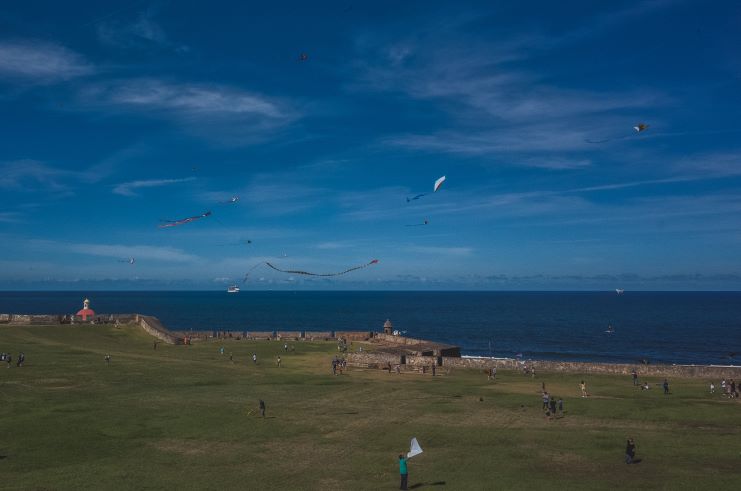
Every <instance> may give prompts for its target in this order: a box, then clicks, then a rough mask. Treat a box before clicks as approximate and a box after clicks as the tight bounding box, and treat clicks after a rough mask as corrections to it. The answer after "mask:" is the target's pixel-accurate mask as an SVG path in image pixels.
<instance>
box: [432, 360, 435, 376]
mask: <svg viewBox="0 0 741 491" xmlns="http://www.w3.org/2000/svg"><path fill="white" fill-rule="evenodd" d="M432 376H433V377H434V376H435V364H434V363H433V364H432Z"/></svg>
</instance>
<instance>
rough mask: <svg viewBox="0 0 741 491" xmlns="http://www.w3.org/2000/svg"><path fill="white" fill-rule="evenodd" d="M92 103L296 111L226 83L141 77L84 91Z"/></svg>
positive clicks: (224, 111)
mask: <svg viewBox="0 0 741 491" xmlns="http://www.w3.org/2000/svg"><path fill="white" fill-rule="evenodd" d="M82 96H83V99H85V100H87V101H88V102H90V103H91V104H100V105H113V106H122V107H127V108H130V109H138V110H143V111H167V112H175V113H181V114H187V115H190V116H192V117H198V116H209V115H210V116H241V117H248V116H251V117H255V118H263V119H266V120H282V119H289V118H291V117H292V113H291V112H290V111H289V110H288V109H287V108H285V107H283V105H282V104H281V103H280V102H278V101H273V100H270V99H268V98H267V97H264V96H261V95H257V94H253V93H250V92H246V91H243V90H239V89H235V88H232V87H226V86H222V85H196V84H187V83H185V84H184V83H171V82H166V81H163V80H157V79H149V78H141V79H129V80H119V81H116V82H111V83H108V84H99V85H94V86H90V87H88V88H87V89H85V90H84V91H83V93H82Z"/></svg>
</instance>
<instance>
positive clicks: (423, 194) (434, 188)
mask: <svg viewBox="0 0 741 491" xmlns="http://www.w3.org/2000/svg"><path fill="white" fill-rule="evenodd" d="M444 182H445V176H443V177H441V178H440V179H438V180H437V181H435V185H434V186H433V188H432V192H433V193H436V192H437V190H438V189H440V186H442V185H443V183H444ZM427 194H428V193H422V194H417V195H414V196H412V197H407V203H409V202H410V201H416V200H418V199H419V198H421V197H423V196H427Z"/></svg>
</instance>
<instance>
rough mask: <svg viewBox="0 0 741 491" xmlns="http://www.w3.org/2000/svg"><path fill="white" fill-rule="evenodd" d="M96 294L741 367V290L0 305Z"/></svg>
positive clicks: (228, 318) (177, 311) (481, 349)
mask: <svg viewBox="0 0 741 491" xmlns="http://www.w3.org/2000/svg"><path fill="white" fill-rule="evenodd" d="M86 296H87V297H89V298H90V300H91V307H92V308H93V309H94V310H95V311H96V312H98V313H134V312H136V313H142V314H149V315H154V316H156V317H158V318H159V319H160V320H161V321H162V322H163V323H164V324H165V326H167V327H168V328H170V329H173V330H190V329H193V330H235V331H250V330H254V331H270V330H282V331H298V330H314V331H340V330H360V331H372V330H376V331H378V330H381V329H382V326H383V323H384V321H385V320H386V319H391V321H392V323H393V325H394V328H395V329H398V330H400V331H406V335H407V336H411V337H415V338H423V339H429V340H432V341H438V342H443V343H450V344H455V345H458V346H461V348H462V353H463V354H464V355H479V356H496V357H513V356H515V355H516V354H518V353H521V354H522V356H523V358H524V359H528V358H532V359H549V360H572V361H597V362H617V363H621V362H627V363H633V362H637V361H639V360H643V359H647V360H649V362H651V363H677V364H716V365H741V292H630V291H628V292H625V294H623V295H617V294H616V293H615V292H406V291H404V292H401V291H389V292H378V291H374V292H356V291H352V292H342V291H334V292H326V291H322V292H307V291H297V292H285V291H281V292H273V291H263V292H253V291H243V292H241V293H238V294H227V293H226V292H214V291H208V292H182V291H178V292H0V313H16V314H24V313H27V314H31V313H35V314H64V313H74V312H76V311H77V310H78V309H80V308H81V307H82V300H83V298H84V297H86ZM608 325H612V327H613V329H614V333H612V334H608V333H606V332H605V331H606V330H607V327H608ZM734 353H735V354H734Z"/></svg>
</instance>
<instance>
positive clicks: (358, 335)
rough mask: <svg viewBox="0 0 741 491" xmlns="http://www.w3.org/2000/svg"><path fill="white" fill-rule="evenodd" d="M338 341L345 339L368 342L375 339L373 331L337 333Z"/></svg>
mask: <svg viewBox="0 0 741 491" xmlns="http://www.w3.org/2000/svg"><path fill="white" fill-rule="evenodd" d="M334 335H335V337H336V338H337V339H339V338H345V339H346V340H347V341H368V340H369V339H370V338H372V337H373V332H371V331H335V333H334Z"/></svg>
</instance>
